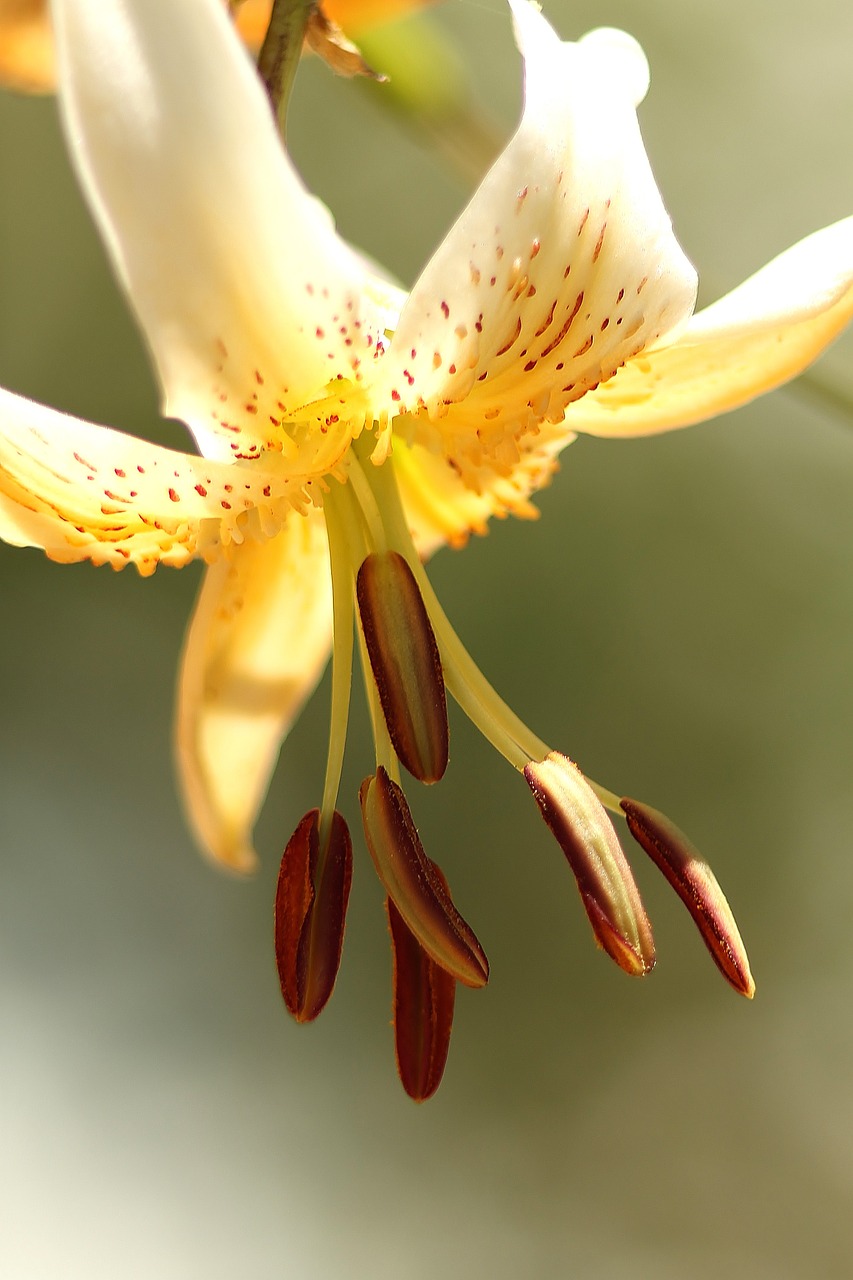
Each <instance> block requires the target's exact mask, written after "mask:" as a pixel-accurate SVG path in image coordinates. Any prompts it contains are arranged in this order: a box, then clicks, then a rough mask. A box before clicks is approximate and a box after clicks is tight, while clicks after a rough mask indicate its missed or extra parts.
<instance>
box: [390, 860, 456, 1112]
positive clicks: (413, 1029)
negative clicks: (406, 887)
mask: <svg viewBox="0 0 853 1280" xmlns="http://www.w3.org/2000/svg"><path fill="white" fill-rule="evenodd" d="M431 866H432V870H433V874H434V875H435V877H436V878H437V880H438V881H439V883H440V884H441V885H442V887H443V889H444V892H445V893H446V894H447V896H448V898H449V897H450V890H449V888H448V885H447V881H446V880H445V878H444V876H443V875H442V873H441V871H440V869H439V868H438V867H437V866H436V865H435V863H434V862H433V863H432V864H431ZM386 907H387V910H388V924H389V927H390V930H391V951H392V954H393V961H394V1046H395V1049H396V1052H397V1070H398V1072H399V1075H400V1079H401V1081H402V1083H403V1088H404V1089H405V1090H406V1093H407V1094H408V1095H409V1097H410V1098H413V1099H414V1100H415V1102H425V1101H426V1100H427V1098H431V1097H432V1095H433V1094H434V1093H435V1091H436V1089H437V1088H438V1086H439V1085H440V1084H441V1077H442V1076H443V1075H444V1067H445V1064H446V1062H447V1053H448V1050H449V1049H450V1032H451V1029H452V1027H453V1005H454V1001H455V999H456V980H455V978H453V977H452V976H451V975H450V974H449V973H448V972H447V970H446V969H443V968H442V967H441V965H437V964H436V963H435V961H434V960H433V959H431V957H430V956H428V955H427V953H426V951H424V949H423V947H422V946H421V944H420V943H419V942H418V940H417V938H416V937H415V935H414V934H413V933H412V931H411V929H410V928H409V927H408V925H407V924H406V922H405V920H404V919H403V917H402V916H401V915H400V912H399V911H398V910H397V908H396V907H395V905H394V902H393V900H392V899H391V898H388V899H386Z"/></svg>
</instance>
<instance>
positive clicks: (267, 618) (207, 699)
mask: <svg viewBox="0 0 853 1280" xmlns="http://www.w3.org/2000/svg"><path fill="white" fill-rule="evenodd" d="M331 610H332V605H331V585H330V578H329V571H328V546H327V543H326V533H325V524H324V522H323V519H322V516H321V515H319V514H317V513H314V514H312V515H311V516H309V517H308V518H306V517H302V516H298V515H292V516H291V517H290V518H289V519H288V521H287V523H286V525H285V527H284V528H283V529H282V531H281V533H279V534H278V536H277V537H275V538H272V539H271V540H270V541H268V542H261V543H246V544H245V545H243V546H241V547H235V548H233V550H232V551H231V552H229V553H228V554H227V555H225V556H223V558H222V559H221V560H219V561H218V562H217V563H216V564H214V565H213V566H212V567H211V568H209V569H208V570H207V571H206V574H205V578H204V582H203V584H202V588H201V593H200V595H199V599H198V603H197V605H196V609H195V614H194V616H193V620H192V623H191V625H190V628H189V631H188V633H187V639H186V644H185V648H184V654H183V659H182V664H181V673H180V682H179V688H178V710H177V726H176V744H177V745H176V751H177V763H178V773H179V777H180V784H181V789H182V793H183V798H184V803H185V805H186V808H187V812H188V815H189V818H190V822H191V824H192V827H193V830H194V832H195V835H196V838H197V839H198V841H199V844H200V845H201V847H202V848H203V849H204V851H205V852H206V853H208V854H209V855H210V856H211V857H213V858H215V859H216V860H217V861H219V862H221V863H223V864H224V865H226V866H228V867H230V868H231V869H233V870H235V871H249V870H251V869H252V867H253V866H254V865H255V862H256V858H255V853H254V850H253V849H252V846H251V831H252V827H253V826H254V823H255V818H256V817H257V813H258V809H259V807H260V805H261V803H262V801H263V798H264V795H265V794H266V790H267V787H268V785H269V780H270V775H271V773H272V770H273V768H274V767H275V762H276V759H277V757H278V751H279V747H280V746H281V743H282V740H283V738H284V737H285V735H286V733H287V731H288V729H289V728H290V725H291V723H292V722H293V720H294V719H295V718H296V716H297V715H298V714H299V711H300V709H301V707H302V704H303V703H304V701H305V699H306V698H307V697H308V695H309V694H310V693H311V691H312V690H313V688H314V686H315V684H316V683H317V680H318V679H319V678H320V675H321V673H322V671H323V668H324V666H325V664H326V660H327V658H328V654H329V643H330V638H331V625H332V624H331V617H332V612H331Z"/></svg>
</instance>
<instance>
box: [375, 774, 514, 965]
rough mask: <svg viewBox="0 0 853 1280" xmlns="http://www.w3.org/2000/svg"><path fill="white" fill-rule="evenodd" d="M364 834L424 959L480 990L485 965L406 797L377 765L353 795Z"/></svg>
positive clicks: (485, 960)
mask: <svg viewBox="0 0 853 1280" xmlns="http://www.w3.org/2000/svg"><path fill="white" fill-rule="evenodd" d="M359 799H360V801H361V813H362V818H363V819H364V834H365V838H366V840H367V847H368V849H369V850H370V856H371V857H372V858H373V862H374V865H375V867H376V871H377V874H378V876H379V879H380V880H381V881H382V883H383V885H384V886H385V890H386V892H387V894H388V896H389V897H390V898H392V899H393V901H394V904H395V906H396V907H397V910H398V911H399V912H400V915H401V916H402V918H403V920H404V921H405V922H406V924H407V925H408V927H409V928H410V929H411V931H412V933H413V934H414V935H415V937H416V938H417V940H418V942H419V943H420V944H421V946H422V947H423V948H424V950H425V951H426V952H427V954H428V955H430V956H431V957H432V959H433V960H434V961H435V962H436V964H438V965H441V967H442V968H443V969H446V970H447V972H448V973H450V974H452V975H453V977H454V978H457V979H458V980H459V981H460V982H464V983H465V985H466V986H467V987H483V986H485V984H486V983H487V982H488V980H489V962H488V960H487V959H486V956H485V953H484V951H483V948H482V947H481V946H480V943H479V942H478V940H477V937H476V935H475V933H474V931H473V929H472V928H471V926H470V925H469V924H467V923H466V921H465V920H463V919H462V916H461V915H460V914H459V912H458V911H457V910H456V907H455V906H454V905H453V900H452V899H451V897H450V894H449V893H448V892H447V889H446V887H445V885H444V883H443V881H442V880H441V878H440V877H439V876H438V875H437V874H436V871H435V868H434V866H433V864H432V862H430V860H429V858H428V857H427V856H426V854H425V853H424V850H423V845H422V844H421V842H420V838H419V836H418V833H417V830H416V829H415V824H414V822H413V821H412V815H411V813H410V812H409V806H408V804H407V803H406V797H405V796H404V795H403V791H402V789H401V788H400V787H398V786H397V784H396V782H393V781H392V779H391V778H389V777H388V774H387V772H386V771H385V769H383V768H382V767H381V766H380V767H379V769H377V771H376V776H375V777H370V778H365V780H364V782H363V783H362V784H361V789H360V791H359Z"/></svg>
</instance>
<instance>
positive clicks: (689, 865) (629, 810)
mask: <svg viewBox="0 0 853 1280" xmlns="http://www.w3.org/2000/svg"><path fill="white" fill-rule="evenodd" d="M620 803H621V805H622V809H623V811H624V813H625V818H626V820H627V822H628V828H629V830H630V832H631V835H632V836H633V837H634V839H635V840H636V841H637V843H638V844H639V845H640V846H641V847H642V848H643V849H644V850H645V851H646V853H647V854H648V855H649V857H650V858H651V860H652V862H653V863H654V864H655V866H656V867H658V868H659V869H660V870H661V871H662V872H663V874H664V875H665V876H666V878H667V880H668V881H669V883H670V884H671V885H672V887H673V889H674V890H675V892H676V893H677V894H678V896H679V898H680V899H681V901H682V902H683V903H684V905H685V906H686V907H687V910H688V911H689V912H690V914H691V916H692V917H693V920H694V921H695V923H696V927H697V928H698V930H699V932H700V933H701V935H702V937H703V939H704V942H705V945H706V947H707V948H708V950H709V951H710V953H711V957H712V959H713V960H714V963H715V964H716V966H717V968H718V969H719V970H720V972H721V973H722V975H723V977H724V978H725V979H726V981H727V982H729V983H730V984H731V985H732V986H733V987H734V989H735V991H737V992H739V993H740V994H741V995H742V996H746V997H747V998H748V999H750V1000H751V999H752V997H753V995H754V994H755V983H754V982H753V980H752V974H751V973H750V970H749V960H748V958H747V954H746V948H745V947H744V945H743V942H742V940H741V936H740V933H739V932H738V927H737V925H736V923H735V918H734V916H733V915H732V911H731V908H730V906H729V904H728V902H727V901H726V898H725V895H724V893H723V891H722V889H721V888H720V886H719V884H718V883H717V878H716V876H715V875H714V873H713V871H712V870H711V868H710V867H709V866H708V863H707V862H706V861H705V859H704V858H703V857H702V855H701V853H699V851H698V849H696V848H695V847H694V845H693V844H691V842H690V841H689V840H688V838H687V836H686V835H685V834H684V832H683V831H679V829H678V827H676V826H675V824H674V823H673V822H670V820H669V818H667V817H666V815H665V814H663V813H660V812H659V811H658V810H657V809H653V808H652V807H651V806H650V805H647V804H642V803H641V802H640V801H639V800H628V799H624V800H622V801H620Z"/></svg>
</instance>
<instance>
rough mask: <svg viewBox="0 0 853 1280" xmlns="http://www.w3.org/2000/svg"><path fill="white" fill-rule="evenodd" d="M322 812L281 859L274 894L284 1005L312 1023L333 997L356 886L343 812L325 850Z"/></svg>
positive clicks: (308, 818)
mask: <svg viewBox="0 0 853 1280" xmlns="http://www.w3.org/2000/svg"><path fill="white" fill-rule="evenodd" d="M319 818H320V811H319V810H318V809H312V810H311V812H310V813H306V815H305V817H304V818H303V819H302V821H301V822H300V823H299V826H298V827H297V828H296V830H295V831H294V833H293V835H292V836H291V837H290V840H289V841H288V842H287V848H286V849H285V851H284V856H283V857H282V860H281V869H280V871H279V875H278V885H277V887H276V893H275V924H274V930H275V958H276V965H277V968H278V977H279V982H280V984H281V994H282V995H283V996H284V1003H285V1004H286V1005H287V1007H288V1009H289V1010H290V1012H291V1013H292V1014H293V1016H294V1018H295V1019H296V1021H297V1022H311V1021H313V1019H314V1018H316V1017H317V1015H318V1014H319V1013H320V1012H321V1011H322V1009H323V1008H324V1006H325V1004H326V1002H327V1001H328V999H329V997H330V996H331V994H332V990H333V988H334V985H335V979H336V978H337V976H338V969H339V967H340V963H341V951H342V948H343V943H344V925H345V921H346V912H347V903H348V901H349V891H350V884H351V882H352V842H351V840H350V835H349V830H348V829H347V824H346V823H345V822H344V820H343V818H342V817H341V815H340V814H339V813H335V814H334V816H333V820H332V824H331V830H330V833H329V839H328V842H327V845H326V848H325V849H324V850H321V847H320V841H319V827H320V823H319Z"/></svg>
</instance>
